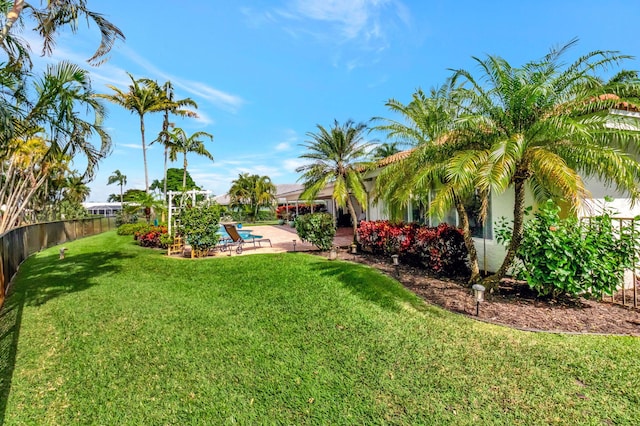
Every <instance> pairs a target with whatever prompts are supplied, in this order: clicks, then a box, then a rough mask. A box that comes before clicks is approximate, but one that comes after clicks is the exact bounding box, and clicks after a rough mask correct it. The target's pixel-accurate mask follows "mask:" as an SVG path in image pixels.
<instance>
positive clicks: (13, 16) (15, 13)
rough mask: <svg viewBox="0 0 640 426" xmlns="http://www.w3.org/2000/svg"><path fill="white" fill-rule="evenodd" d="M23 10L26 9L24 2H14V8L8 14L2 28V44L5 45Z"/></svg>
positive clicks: (0, 39) (0, 33)
mask: <svg viewBox="0 0 640 426" xmlns="http://www.w3.org/2000/svg"><path fill="white" fill-rule="evenodd" d="M22 9H24V0H14V2H13V7H12V8H11V10H10V11H9V13H7V20H6V22H5V23H4V26H3V27H2V32H0V43H3V42H4V41H5V39H6V38H7V35H9V31H11V27H13V24H15V23H16V21H17V20H18V18H19V17H20V13H22Z"/></svg>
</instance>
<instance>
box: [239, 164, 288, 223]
mask: <svg viewBox="0 0 640 426" xmlns="http://www.w3.org/2000/svg"><path fill="white" fill-rule="evenodd" d="M276 191H277V189H276V186H275V185H274V184H273V183H272V182H271V178H269V176H259V175H250V174H249V173H242V174H240V175H238V179H236V180H234V181H232V182H231V188H229V199H230V200H231V205H232V206H242V205H248V206H249V209H250V210H251V212H252V215H253V218H254V220H257V219H258V213H259V211H260V208H261V207H265V206H266V207H273V202H274V201H275V198H276Z"/></svg>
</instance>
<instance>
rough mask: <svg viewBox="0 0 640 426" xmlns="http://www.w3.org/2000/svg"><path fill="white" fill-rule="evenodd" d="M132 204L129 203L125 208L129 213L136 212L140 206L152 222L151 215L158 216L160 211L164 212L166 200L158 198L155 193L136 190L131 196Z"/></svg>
mask: <svg viewBox="0 0 640 426" xmlns="http://www.w3.org/2000/svg"><path fill="white" fill-rule="evenodd" d="M131 201H132V202H131V204H129V205H128V206H127V207H126V208H125V210H126V212H127V213H129V214H135V213H137V212H138V210H139V209H140V208H142V209H143V210H144V216H145V218H146V219H147V223H150V222H151V216H152V215H153V216H157V215H158V213H160V212H163V211H164V209H165V206H164V201H163V200H160V199H158V198H156V196H155V195H154V194H151V193H149V192H142V191H140V192H136V193H135V194H133V196H132V197H131Z"/></svg>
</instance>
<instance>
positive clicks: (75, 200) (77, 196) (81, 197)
mask: <svg viewBox="0 0 640 426" xmlns="http://www.w3.org/2000/svg"><path fill="white" fill-rule="evenodd" d="M62 192H63V196H64V199H65V200H67V201H69V202H70V203H72V204H82V203H83V202H84V201H85V200H86V199H87V198H88V197H89V194H90V193H91V189H90V188H89V187H88V186H87V184H86V183H85V181H84V177H83V176H78V175H77V174H75V173H72V174H71V175H70V176H68V177H67V179H66V180H65V185H64V189H63V190H62Z"/></svg>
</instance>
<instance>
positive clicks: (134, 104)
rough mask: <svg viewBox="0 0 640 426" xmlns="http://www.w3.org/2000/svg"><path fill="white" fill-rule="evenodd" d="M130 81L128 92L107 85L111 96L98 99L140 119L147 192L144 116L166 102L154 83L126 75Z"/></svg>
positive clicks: (146, 188)
mask: <svg viewBox="0 0 640 426" xmlns="http://www.w3.org/2000/svg"><path fill="white" fill-rule="evenodd" d="M127 75H128V76H129V78H130V79H131V84H130V85H129V88H128V91H126V92H125V91H123V90H121V89H119V88H117V87H115V86H112V85H107V87H108V88H110V89H111V90H113V92H114V93H113V94H99V95H97V96H98V97H100V98H103V99H106V100H108V101H110V102H113V103H114V104H116V105H120V106H121V107H123V108H125V109H127V110H129V112H131V113H132V114H133V113H135V114H137V115H138V117H139V118H140V135H141V138H142V161H143V163H144V187H145V191H146V192H149V172H148V169H147V145H146V142H145V127H144V116H145V115H146V114H148V113H153V112H159V111H163V110H164V109H165V108H166V107H167V105H168V101H167V100H166V98H165V96H164V95H163V93H162V90H161V89H160V87H159V86H158V85H157V84H156V82H154V81H152V80H149V79H144V78H143V79H139V80H136V79H135V78H134V77H133V75H131V74H129V73H127Z"/></svg>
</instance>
